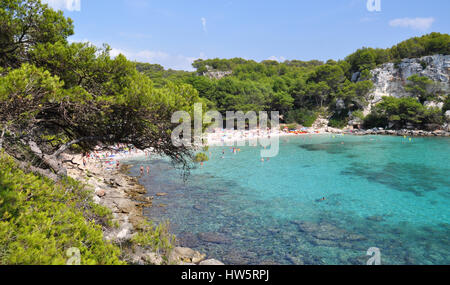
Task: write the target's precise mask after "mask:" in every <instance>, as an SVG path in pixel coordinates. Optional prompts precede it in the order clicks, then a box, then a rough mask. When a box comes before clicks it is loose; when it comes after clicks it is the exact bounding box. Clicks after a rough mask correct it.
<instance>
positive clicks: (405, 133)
mask: <svg viewBox="0 0 450 285" xmlns="http://www.w3.org/2000/svg"><path fill="white" fill-rule="evenodd" d="M326 132H327V133H331V134H350V135H356V136H368V135H386V136H402V137H403V136H408V137H450V132H446V131H442V130H437V131H424V130H406V129H404V130H385V129H383V128H378V129H370V130H351V131H350V130H348V131H346V130H339V129H333V128H328V130H327V131H326Z"/></svg>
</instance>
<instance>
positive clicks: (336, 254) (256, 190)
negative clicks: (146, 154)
mask: <svg viewBox="0 0 450 285" xmlns="http://www.w3.org/2000/svg"><path fill="white" fill-rule="evenodd" d="M342 143H344V144H342ZM224 149H225V158H224V159H222V158H221V157H222V151H223V150H224ZM210 152H211V153H212V158H211V159H210V161H209V162H207V163H206V164H205V166H204V167H203V168H198V169H195V170H193V171H192V173H191V175H190V177H189V179H188V181H187V182H186V183H184V182H183V180H182V179H181V177H180V175H179V172H177V170H174V169H173V168H172V166H171V165H170V164H169V163H168V162H167V161H166V160H164V159H153V160H150V161H148V160H134V161H129V163H131V164H133V165H134V167H133V168H132V169H131V173H132V175H137V174H138V172H139V167H140V166H141V165H147V164H149V165H150V166H151V174H150V176H144V177H142V178H141V179H140V182H141V183H142V184H144V185H145V186H146V188H147V190H148V195H149V196H155V194H156V193H159V192H165V193H168V195H167V196H165V197H155V201H154V206H153V207H152V208H149V209H146V210H145V213H146V215H148V216H149V217H150V218H151V219H153V220H157V221H163V220H170V223H171V229H172V231H173V233H175V234H176V235H177V237H178V239H179V243H180V245H182V246H188V247H192V248H194V249H196V250H199V251H201V252H204V253H207V254H208V257H210V258H217V259H219V260H222V261H223V262H225V263H227V264H273V263H275V264H365V263H366V262H367V260H368V259H369V257H368V256H366V252H367V250H368V249H369V248H371V247H377V248H379V249H380V251H381V258H382V263H383V264H450V257H449V253H450V240H449V236H450V210H449V209H450V178H449V174H450V139H448V138H414V139H413V140H412V142H410V141H409V140H408V139H404V138H402V137H385V136H366V137H357V136H345V137H341V136H338V137H333V136H331V135H321V136H313V137H312V138H311V137H295V138H292V137H289V138H287V137H286V138H281V142H280V153H279V155H278V156H277V157H274V158H271V159H270V161H268V162H264V163H262V162H260V156H259V155H260V149H259V148H255V147H242V148H241V152H240V153H238V154H236V155H234V154H233V153H232V152H231V151H230V148H229V147H218V148H211V149H210ZM322 197H325V198H326V200H325V201H320V199H321V198H322Z"/></svg>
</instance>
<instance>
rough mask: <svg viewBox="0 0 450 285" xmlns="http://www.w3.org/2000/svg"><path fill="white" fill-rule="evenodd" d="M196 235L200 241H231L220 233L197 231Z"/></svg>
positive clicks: (220, 242)
mask: <svg viewBox="0 0 450 285" xmlns="http://www.w3.org/2000/svg"><path fill="white" fill-rule="evenodd" d="M197 236H198V238H199V239H200V240H201V241H204V242H208V243H217V244H228V243H231V240H230V239H229V238H228V237H227V236H225V235H224V234H221V233H199V234H198V235H197Z"/></svg>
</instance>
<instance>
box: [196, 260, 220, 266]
mask: <svg viewBox="0 0 450 285" xmlns="http://www.w3.org/2000/svg"><path fill="white" fill-rule="evenodd" d="M199 265H206V266H209V265H225V264H223V263H222V262H220V261H218V260H216V259H208V260H205V261H202V262H200V263H199Z"/></svg>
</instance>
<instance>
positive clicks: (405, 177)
mask: <svg viewBox="0 0 450 285" xmlns="http://www.w3.org/2000/svg"><path fill="white" fill-rule="evenodd" d="M448 173H449V172H447V171H445V170H436V169H434V168H431V167H427V166H424V165H421V164H415V163H393V162H392V163H387V164H385V165H383V166H382V167H381V168H377V167H376V166H373V165H369V164H364V163H358V162H354V163H352V164H351V166H350V167H348V168H347V169H346V170H343V171H341V174H342V175H347V176H356V177H363V178H365V179H367V181H369V182H371V183H379V184H383V185H386V186H388V187H389V188H391V189H395V190H398V191H402V192H409V193H413V194H414V195H416V196H419V197H422V196H424V194H425V193H427V192H430V191H435V190H437V189H439V187H441V186H447V187H448V186H450V185H448V180H447V176H448Z"/></svg>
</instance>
